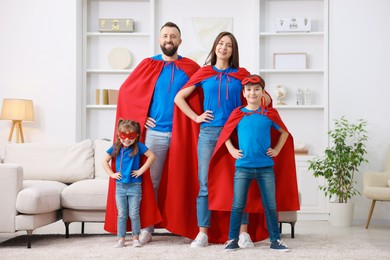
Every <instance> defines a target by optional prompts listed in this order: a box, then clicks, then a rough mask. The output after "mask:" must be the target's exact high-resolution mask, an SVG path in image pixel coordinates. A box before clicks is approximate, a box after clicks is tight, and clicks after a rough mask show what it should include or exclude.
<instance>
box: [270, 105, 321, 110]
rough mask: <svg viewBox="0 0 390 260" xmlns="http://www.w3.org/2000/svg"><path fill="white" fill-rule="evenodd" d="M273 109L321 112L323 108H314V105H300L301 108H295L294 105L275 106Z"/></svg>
mask: <svg viewBox="0 0 390 260" xmlns="http://www.w3.org/2000/svg"><path fill="white" fill-rule="evenodd" d="M274 108H275V109H302V110H308V109H311V110H313V109H314V110H323V109H324V106H316V105H310V106H309V105H307V106H305V105H302V106H296V105H275V106H274Z"/></svg>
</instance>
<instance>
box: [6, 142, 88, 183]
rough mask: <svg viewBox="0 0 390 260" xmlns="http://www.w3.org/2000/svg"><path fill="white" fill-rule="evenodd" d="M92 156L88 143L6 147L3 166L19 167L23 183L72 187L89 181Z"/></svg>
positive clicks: (34, 144)
mask: <svg viewBox="0 0 390 260" xmlns="http://www.w3.org/2000/svg"><path fill="white" fill-rule="evenodd" d="M93 153H94V151H93V143H92V141H91V140H84V141H82V142H79V143H74V144H62V143H56V144H53V143H24V144H7V145H6V149H5V154H4V162H5V163H17V164H19V165H21V166H22V167H23V173H24V179H25V180H50V181H59V182H63V183H73V182H75V181H79V180H85V179H89V178H92V177H93V174H94V158H93Z"/></svg>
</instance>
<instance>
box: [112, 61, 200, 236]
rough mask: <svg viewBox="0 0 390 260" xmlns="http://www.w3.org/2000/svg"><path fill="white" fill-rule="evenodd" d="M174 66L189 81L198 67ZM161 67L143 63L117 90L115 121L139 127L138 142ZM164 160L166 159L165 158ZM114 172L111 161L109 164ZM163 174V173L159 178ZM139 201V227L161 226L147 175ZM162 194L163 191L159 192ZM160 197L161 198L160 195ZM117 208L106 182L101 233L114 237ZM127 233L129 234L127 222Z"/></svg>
mask: <svg viewBox="0 0 390 260" xmlns="http://www.w3.org/2000/svg"><path fill="white" fill-rule="evenodd" d="M174 63H175V64H176V65H177V67H179V68H180V69H181V70H183V71H184V73H186V75H187V76H188V78H190V77H191V76H192V75H193V74H194V73H195V72H196V71H197V70H198V69H199V65H198V64H196V63H195V62H194V61H192V60H190V59H188V58H184V57H183V58H181V59H178V60H175V61H174ZM163 66H164V61H161V60H154V59H152V58H146V59H144V60H143V61H142V62H141V63H140V64H139V65H138V66H137V67H136V68H135V70H134V71H133V72H132V73H131V74H130V76H129V77H128V78H127V79H126V80H125V82H124V83H123V84H122V86H121V87H120V89H119V95H118V104H117V111H116V120H115V122H118V120H119V119H120V118H123V119H128V120H134V121H137V122H139V123H140V125H141V132H142V136H141V141H144V139H145V131H144V130H145V129H144V125H145V122H146V119H147V116H148V111H149V106H150V102H151V100H152V96H153V92H154V87H155V84H156V81H157V79H158V77H159V75H160V72H161V70H162V68H163ZM116 131H117V125H115V131H114V139H115V138H116V134H115V133H116ZM167 159H168V158H167ZM111 167H112V169H113V171H115V161H114V160H113V162H112V163H111ZM165 174H166V173H163V176H164V175H165ZM142 180H143V183H142V200H141V207H140V218H141V227H147V226H151V225H155V224H158V223H161V221H162V218H161V214H160V212H159V209H158V206H157V203H156V199H155V196H154V189H153V185H152V181H151V179H150V173H149V171H147V172H145V173H144V174H143V176H142ZM160 190H162V191H163V192H165V189H160ZM162 197H164V195H162ZM117 215H118V212H117V208H116V203H115V180H114V179H112V178H110V179H109V186H108V196H107V206H106V218H105V224H104V229H105V230H106V231H108V232H111V233H115V234H116V233H117ZM127 230H128V231H130V230H131V224H130V220H129V221H128V225H127Z"/></svg>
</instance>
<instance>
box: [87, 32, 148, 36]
mask: <svg viewBox="0 0 390 260" xmlns="http://www.w3.org/2000/svg"><path fill="white" fill-rule="evenodd" d="M86 35H87V37H123V36H126V37H129V36H130V37H149V36H150V33H120V32H117V33H109V32H104V33H101V32H87V33H86Z"/></svg>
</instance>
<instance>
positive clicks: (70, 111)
mask: <svg viewBox="0 0 390 260" xmlns="http://www.w3.org/2000/svg"><path fill="white" fill-rule="evenodd" d="M76 2H77V0H73V1H65V0H39V1H29V0H16V1H1V2H0V24H2V26H1V27H0V28H1V29H0V34H1V38H0V39H1V40H0V57H1V58H0V68H1V72H0V73H1V76H0V99H1V102H2V100H3V98H25V99H32V100H33V102H34V112H35V122H33V123H28V122H26V123H23V128H24V134H25V141H26V142H50V141H69V142H72V141H75V139H76V120H75V118H76V75H77V74H76V65H77V64H76ZM10 126H11V122H10V121H0V147H4V145H5V143H6V142H7V139H8V134H9V129H10ZM14 141H15V135H14V137H13V142H14ZM0 154H1V153H0Z"/></svg>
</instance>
